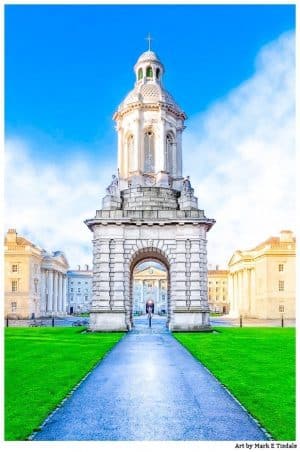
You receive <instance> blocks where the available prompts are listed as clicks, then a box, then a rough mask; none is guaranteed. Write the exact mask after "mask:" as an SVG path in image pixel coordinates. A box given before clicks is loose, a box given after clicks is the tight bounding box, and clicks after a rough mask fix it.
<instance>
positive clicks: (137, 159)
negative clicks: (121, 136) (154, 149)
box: [133, 118, 140, 171]
mask: <svg viewBox="0 0 300 452" xmlns="http://www.w3.org/2000/svg"><path fill="white" fill-rule="evenodd" d="M133 136H134V156H133V171H139V170H140V120H139V118H136V119H135V120H134V135H133Z"/></svg>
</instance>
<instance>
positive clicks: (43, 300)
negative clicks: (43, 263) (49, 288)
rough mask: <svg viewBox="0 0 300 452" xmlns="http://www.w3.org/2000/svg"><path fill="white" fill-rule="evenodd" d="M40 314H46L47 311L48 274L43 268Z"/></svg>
mask: <svg viewBox="0 0 300 452" xmlns="http://www.w3.org/2000/svg"><path fill="white" fill-rule="evenodd" d="M40 305H41V307H40V315H41V316H43V315H45V311H46V275H45V271H44V270H43V269H42V268H41V285H40Z"/></svg>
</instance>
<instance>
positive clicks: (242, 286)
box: [228, 231, 296, 319]
mask: <svg viewBox="0 0 300 452" xmlns="http://www.w3.org/2000/svg"><path fill="white" fill-rule="evenodd" d="M295 259H296V239H295V238H294V237H293V233H292V231H281V232H280V237H270V238H269V239H267V240H266V241H265V242H263V243H261V244H259V245H258V246H256V247H255V248H253V249H251V250H247V251H236V252H235V253H234V254H233V256H232V257H231V259H230V261H229V264H228V266H229V286H228V290H229V302H230V315H231V316H236V317H237V316H240V315H243V316H244V317H248V318H258V319H279V318H280V317H281V316H282V315H284V317H285V318H289V319H294V318H295V290H296V275H295V264H296V262H295Z"/></svg>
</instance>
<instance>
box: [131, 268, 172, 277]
mask: <svg viewBox="0 0 300 452" xmlns="http://www.w3.org/2000/svg"><path fill="white" fill-rule="evenodd" d="M134 277H135V278H136V277H138V278H149V277H151V278H165V277H166V272H165V271H163V270H160V269H159V268H156V267H153V266H152V265H151V266H149V267H146V268H145V269H143V270H140V271H135V272H134Z"/></svg>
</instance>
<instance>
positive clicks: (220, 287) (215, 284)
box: [208, 266, 230, 314]
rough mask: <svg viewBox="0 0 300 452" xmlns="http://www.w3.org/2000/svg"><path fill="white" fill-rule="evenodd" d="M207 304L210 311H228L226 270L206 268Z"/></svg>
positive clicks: (226, 312)
mask: <svg viewBox="0 0 300 452" xmlns="http://www.w3.org/2000/svg"><path fill="white" fill-rule="evenodd" d="M208 304H209V308H210V310H211V312H215V313H219V314H228V313H229V309H230V306H229V302H228V270H222V269H219V267H218V266H217V267H216V268H215V269H214V270H208Z"/></svg>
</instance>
